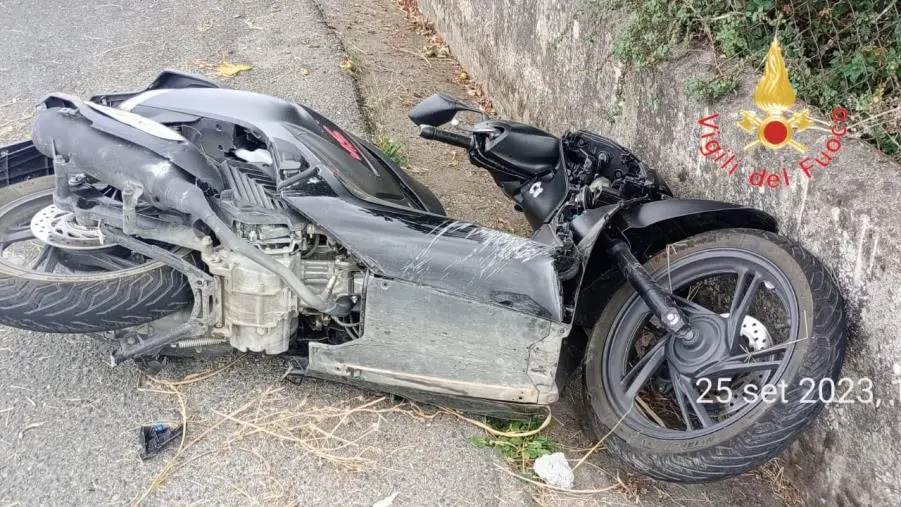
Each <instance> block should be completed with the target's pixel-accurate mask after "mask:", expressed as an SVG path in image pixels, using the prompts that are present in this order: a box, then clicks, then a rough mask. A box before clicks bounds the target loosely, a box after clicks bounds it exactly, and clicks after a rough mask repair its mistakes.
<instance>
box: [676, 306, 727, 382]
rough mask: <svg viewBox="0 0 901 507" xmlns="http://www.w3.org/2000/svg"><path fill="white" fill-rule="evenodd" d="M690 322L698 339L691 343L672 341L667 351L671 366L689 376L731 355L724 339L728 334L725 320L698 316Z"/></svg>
mask: <svg viewBox="0 0 901 507" xmlns="http://www.w3.org/2000/svg"><path fill="white" fill-rule="evenodd" d="M690 321H691V325H692V327H693V328H694V329H695V333H696V336H697V338H696V339H695V340H692V341H691V342H685V341H683V340H671V341H670V343H669V346H668V350H667V353H668V359H669V362H670V364H671V365H672V366H674V367H675V368H676V370H678V371H679V372H680V373H683V374H689V375H690V374H693V373H694V372H696V371H697V370H698V369H700V368H701V367H703V366H706V365H707V364H710V363H711V362H715V361H717V360H720V359H722V358H725V357H726V356H727V355H728V353H729V351H728V350H727V346H726V341H725V340H724V339H723V337H724V336H725V333H726V326H725V321H724V320H723V319H721V318H719V317H718V316H716V315H697V316H693V317H692V318H691V319H690Z"/></svg>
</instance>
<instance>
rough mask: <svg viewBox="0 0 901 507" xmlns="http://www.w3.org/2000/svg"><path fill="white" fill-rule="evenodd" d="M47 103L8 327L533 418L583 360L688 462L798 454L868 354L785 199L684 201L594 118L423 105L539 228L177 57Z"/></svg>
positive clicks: (637, 423)
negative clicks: (495, 218) (819, 385)
mask: <svg viewBox="0 0 901 507" xmlns="http://www.w3.org/2000/svg"><path fill="white" fill-rule="evenodd" d="M44 105H45V106H46V107H45V110H44V111H42V112H41V113H40V114H39V115H38V117H37V119H36V120H35V122H34V127H33V139H32V140H31V141H28V142H24V143H19V144H15V145H12V146H7V147H5V148H2V149H0V172H2V174H0V176H2V181H3V185H4V186H3V188H0V250H2V255H0V322H2V323H3V324H5V325H9V326H14V327H18V328H22V329H31V330H35V331H43V332H54V333H56V332H60V333H87V332H98V331H108V330H118V329H125V328H127V329H129V330H130V331H128V332H127V333H126V334H127V338H123V340H122V342H121V346H120V347H119V348H118V349H117V350H116V351H115V352H114V353H113V355H112V362H113V363H114V364H118V363H121V362H123V361H127V360H132V359H137V360H143V359H146V358H153V357H157V356H160V355H178V354H186V353H194V352H197V353H199V352H203V351H205V350H210V349H211V348H216V347H233V348H237V349H239V350H242V351H255V352H263V353H267V354H286V355H288V356H289V358H290V359H291V362H292V365H293V367H292V369H291V373H292V374H294V375H310V376H314V377H320V378H326V379H334V380H338V381H341V382H348V383H352V384H357V385H360V386H363V387H368V388H372V389H377V390H383V391H390V392H393V393H397V394H400V395H402V396H405V397H409V398H411V399H416V400H422V401H426V402H433V403H440V404H443V405H451V406H458V407H462V408H465V409H467V410H470V411H474V412H481V413H489V414H493V415H505V416H508V417H509V416H513V417H522V416H524V415H527V414H529V413H531V412H533V411H534V410H535V409H536V408H539V407H542V406H544V405H547V404H550V403H553V402H555V401H556V400H557V399H558V398H559V396H560V390H561V389H562V388H563V386H565V385H566V383H567V379H568V378H569V377H570V374H571V373H572V372H573V371H574V370H576V369H577V368H581V369H583V378H584V392H585V398H584V400H585V401H584V404H585V409H586V410H585V412H586V414H587V418H588V419H589V423H590V424H591V425H592V426H593V427H594V428H595V430H596V431H597V432H598V434H599V435H601V434H604V433H606V432H607V430H608V429H609V428H615V429H614V431H613V433H612V435H611V436H610V437H609V439H608V440H607V442H606V446H607V448H608V449H610V450H612V451H613V452H615V453H617V454H619V455H620V456H622V457H623V458H624V459H625V460H626V461H627V462H629V463H631V464H632V465H634V466H635V467H636V468H637V469H639V470H640V471H641V472H644V473H646V474H648V475H651V476H653V477H656V478H660V479H665V480H671V481H706V480H713V479H719V478H723V477H728V476H732V475H736V474H739V473H742V472H744V471H746V470H748V469H750V468H753V467H755V466H758V465H760V464H762V463H763V462H765V461H766V460H768V459H770V458H772V457H773V456H775V455H776V454H777V453H779V452H780V451H781V450H782V449H784V448H785V447H786V446H787V445H788V444H789V443H790V442H792V441H793V440H794V439H795V438H797V437H798V435H799V434H800V433H801V432H802V431H803V429H804V427H805V426H806V425H807V424H808V423H809V422H810V421H811V420H812V419H813V418H814V416H815V415H816V414H817V413H818V412H819V410H820V409H821V408H822V404H821V403H802V400H801V397H802V395H803V394H804V393H803V389H802V386H801V384H800V381H801V379H805V378H810V379H812V380H813V381H814V382H819V381H820V380H821V379H825V378H832V379H835V378H836V377H837V375H838V373H839V369H840V367H841V362H842V359H843V355H844V347H845V329H846V319H845V315H844V312H843V303H842V298H841V296H840V295H839V292H838V289H837V287H836V284H835V283H834V281H833V279H832V278H831V276H830V275H829V273H828V272H827V271H826V269H825V268H824V267H823V266H822V265H821V264H820V263H819V262H818V261H817V260H816V259H815V258H814V257H813V256H812V255H811V254H810V253H809V252H807V251H806V250H804V249H803V248H802V247H801V246H799V245H797V244H796V243H794V242H792V241H791V240H789V239H786V238H784V237H782V236H779V235H777V233H776V221H775V220H774V219H773V217H771V216H769V215H767V214H766V213H764V212H762V211H759V210H756V209H752V208H747V207H743V206H739V205H735V204H727V203H722V202H714V201H706V200H681V199H675V198H673V197H672V194H671V192H670V190H669V188H668V187H667V186H666V184H665V183H664V182H663V180H662V178H661V177H660V176H659V175H658V174H657V173H656V172H655V171H653V170H652V169H650V168H649V167H647V166H646V165H644V164H643V163H642V162H641V161H640V160H639V159H638V157H637V156H636V155H635V154H634V153H632V152H631V151H629V150H628V149H626V148H624V147H622V146H620V145H619V144H617V143H615V142H613V141H611V140H610V139H607V138H604V137H601V136H599V135H596V134H593V133H591V132H586V131H576V132H572V133H567V134H565V135H564V136H562V137H556V136H553V135H551V134H549V133H547V132H544V131H542V130H539V129H537V128H535V127H531V126H528V125H523V124H520V123H515V122H511V121H503V120H490V119H487V118H483V119H482V121H479V122H478V123H476V124H474V125H472V126H468V127H463V126H458V128H457V129H456V131H451V130H447V129H442V128H441V127H442V126H443V125H445V124H447V123H449V122H451V121H452V120H453V119H454V117H455V115H456V114H457V113H458V112H460V111H474V110H475V109H474V108H473V107H472V106H469V105H467V104H463V103H461V102H458V101H457V100H454V99H452V98H450V97H446V96H442V95H435V96H432V97H430V98H428V99H426V100H424V101H423V102H422V103H421V104H419V105H418V106H416V108H414V109H413V111H412V112H411V113H410V118H411V119H412V120H413V121H414V122H415V123H416V124H417V125H419V127H420V129H421V131H420V132H421V135H422V136H423V137H425V138H428V139H434V140H436V141H439V142H443V143H446V144H450V145H453V146H457V147H460V148H461V149H465V150H466V151H467V152H468V153H469V157H470V160H471V162H472V163H473V164H474V165H476V166H479V167H482V168H484V169H486V170H487V171H488V172H489V173H490V174H491V176H492V177H493V178H494V181H495V182H496V183H497V185H498V186H499V187H500V188H501V189H502V190H503V192H504V193H505V194H506V195H507V196H508V197H509V198H510V199H511V200H512V201H513V203H514V205H515V206H516V208H517V209H518V210H520V211H522V212H523V213H524V214H525V217H526V218H527V219H528V221H529V223H530V224H531V226H532V228H533V229H534V233H533V235H532V237H531V238H529V239H527V238H522V237H518V236H514V235H510V234H507V233H504V232H500V231H496V230H492V229H488V228H485V227H482V226H479V225H477V224H472V223H468V222H463V221H460V220H455V219H453V218H450V217H447V216H446V215H445V213H444V209H443V207H442V206H441V204H440V202H439V201H438V200H437V199H436V198H435V196H434V195H433V194H432V193H431V192H430V191H429V190H428V189H427V188H425V187H424V186H423V185H422V184H420V183H419V182H418V181H416V180H415V179H414V178H412V177H411V176H410V175H408V174H406V173H405V172H404V171H403V170H402V169H401V168H400V167H398V166H397V165H396V164H395V163H393V162H392V161H391V160H390V159H389V158H388V157H386V156H385V155H384V154H383V153H381V152H380V151H379V150H378V149H376V148H375V147H373V146H372V145H371V144H370V143H368V142H366V141H365V140H363V139H361V138H359V137H357V136H355V135H353V134H351V133H349V132H346V131H344V130H342V129H341V128H339V127H338V126H336V125H335V124H333V123H332V122H330V121H329V120H328V119H326V118H324V117H323V116H321V115H319V114H317V113H316V112H314V111H312V110H310V109H309V108H306V107H303V106H299V105H297V104H293V103H289V102H286V101H284V100H280V99H277V98H274V97H269V96H266V95H260V94H256V93H250V92H244V91H237V90H230V89H225V88H221V87H219V86H218V85H217V84H215V83H213V82H210V81H207V80H205V79H202V78H199V77H196V76H192V75H188V74H184V73H180V72H175V71H166V72H163V73H161V74H160V75H159V76H158V78H157V79H156V80H155V81H154V82H153V83H152V84H151V85H150V86H149V87H148V88H147V89H145V90H142V91H138V92H131V93H115V94H105V95H98V96H96V97H93V98H91V99H90V100H89V101H82V100H80V99H78V98H75V97H70V96H66V95H51V96H50V97H48V98H47V99H46V100H45V102H44ZM455 123H456V122H455ZM136 326H137V327H136ZM774 385H783V386H788V388H787V389H783V391H782V392H783V395H782V397H781V399H779V400H777V401H776V402H771V401H768V400H765V399H762V398H761V397H760V396H759V393H760V392H762V391H763V390H764V389H765V388H766V386H774ZM755 395H757V396H755Z"/></svg>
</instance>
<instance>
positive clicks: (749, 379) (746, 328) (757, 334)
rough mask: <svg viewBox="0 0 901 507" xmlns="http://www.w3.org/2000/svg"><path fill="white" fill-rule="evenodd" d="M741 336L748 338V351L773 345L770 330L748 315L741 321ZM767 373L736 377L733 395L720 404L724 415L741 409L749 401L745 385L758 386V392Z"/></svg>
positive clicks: (732, 390)
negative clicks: (746, 397)
mask: <svg viewBox="0 0 901 507" xmlns="http://www.w3.org/2000/svg"><path fill="white" fill-rule="evenodd" d="M741 337H742V338H744V339H745V340H747V352H759V351H761V350H764V349H767V348H769V347H772V346H773V338H772V336H770V332H769V330H767V328H766V326H764V325H763V323H762V322H760V321H759V320H757V319H755V318H754V317H751V316H750V315H746V316H745V318H744V320H743V321H742V323H741ZM766 379H767V374H766V373H765V372H757V373H748V374H746V375H743V376H741V377H739V378H738V379H735V381H734V382H733V384H732V386H731V387H730V390H731V393H732V396H731V398H730V399H729V401H728V402H726V403H723V404H722V405H721V406H720V409H721V410H722V412H721V413H722V414H723V415H727V414H732V413H734V412H737V411H739V410H741V408H742V407H744V406H745V404H746V403H747V401H746V400H745V393H744V390H745V387H746V386H747V385H749V384H754V385H756V386H757V391H756V392H757V393H759V392H760V388H761V387H763V385H764V383H765V382H766Z"/></svg>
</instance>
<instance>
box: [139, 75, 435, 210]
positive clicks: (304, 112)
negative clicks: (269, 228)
mask: <svg viewBox="0 0 901 507" xmlns="http://www.w3.org/2000/svg"><path fill="white" fill-rule="evenodd" d="M132 111H133V112H135V113H137V114H140V115H142V116H146V117H148V118H152V119H155V120H156V121H160V122H163V123H166V122H167V119H175V120H176V121H178V118H180V117H194V118H210V119H214V120H221V121H225V122H228V123H232V124H235V125H240V126H242V127H245V128H247V129H249V130H250V131H251V132H254V133H255V134H258V135H261V136H263V137H265V138H266V139H268V140H269V142H270V144H271V145H272V146H274V147H275V148H276V151H277V153H276V164H277V165H279V166H284V165H285V164H287V163H292V162H295V163H296V162H297V161H298V160H300V159H302V158H303V155H302V151H303V150H302V149H299V148H298V147H297V145H298V144H301V143H302V144H303V145H304V148H306V149H309V150H312V151H313V152H314V153H315V154H316V156H317V157H318V158H319V159H321V160H322V161H323V162H325V163H327V164H329V165H330V166H331V167H334V168H339V169H341V170H344V171H356V172H358V173H359V174H381V173H383V172H385V171H387V172H388V173H389V174H390V175H391V176H392V177H391V178H390V179H391V180H392V181H391V182H390V184H391V185H399V186H400V187H401V188H403V189H404V190H405V192H406V194H407V195H406V196H405V197H403V198H400V199H399V200H395V201H394V203H395V204H399V205H402V206H411V207H416V208H420V209H423V210H427V211H429V212H432V213H440V214H443V213H444V209H443V207H442V206H441V204H440V203H439V202H438V201H437V199H436V198H435V196H434V195H433V194H432V193H431V192H428V191H423V187H422V186H421V185H417V183H416V182H414V181H413V179H412V177H410V176H409V175H407V174H406V173H404V172H403V171H402V170H401V169H400V168H399V167H397V166H396V165H394V164H392V163H390V161H388V162H386V160H385V159H384V158H383V157H381V156H379V155H378V154H377V153H376V150H375V148H373V147H372V146H371V145H369V144H368V143H366V142H364V141H362V140H361V139H359V138H358V137H356V136H354V135H353V134H351V133H348V132H345V131H344V130H343V129H341V128H340V127H338V126H337V125H335V124H334V123H332V122H331V121H330V120H329V119H327V118H325V117H324V116H322V115H321V114H319V113H317V112H316V111H313V110H312V109H309V108H306V107H303V106H300V105H298V104H295V103H292V102H288V101H286V100H282V99H279V98H276V97H271V96H269V95H262V94H259V93H253V92H247V91H240V90H231V89H224V88H213V89H211V88H186V89H175V90H166V91H165V92H163V93H159V94H156V95H152V96H149V97H147V99H146V100H142V101H141V102H140V103H139V104H137V105H136V106H135V107H134V108H133V109H132ZM394 180H396V181H394ZM388 183H389V182H388V181H386V184H388Z"/></svg>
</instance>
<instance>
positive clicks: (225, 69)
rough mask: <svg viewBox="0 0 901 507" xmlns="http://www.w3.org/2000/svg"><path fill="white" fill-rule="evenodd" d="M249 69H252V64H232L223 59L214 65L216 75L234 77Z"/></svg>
mask: <svg viewBox="0 0 901 507" xmlns="http://www.w3.org/2000/svg"><path fill="white" fill-rule="evenodd" d="M251 69H253V66H252V65H247V64H243V63H238V64H234V63H229V62H225V61H223V62H222V63H220V64H219V65H218V66H217V67H216V75H217V76H223V77H235V76H237V75H238V74H240V73H241V72H247V71H249V70H251Z"/></svg>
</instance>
